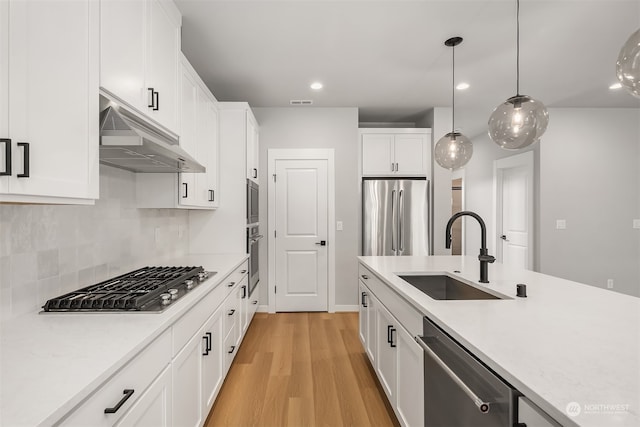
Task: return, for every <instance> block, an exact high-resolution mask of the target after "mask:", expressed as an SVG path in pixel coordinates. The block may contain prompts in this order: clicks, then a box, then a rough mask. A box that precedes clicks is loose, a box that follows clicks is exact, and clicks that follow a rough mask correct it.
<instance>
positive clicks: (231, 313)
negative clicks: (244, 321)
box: [227, 308, 236, 316]
mask: <svg viewBox="0 0 640 427" xmlns="http://www.w3.org/2000/svg"><path fill="white" fill-rule="evenodd" d="M235 312H236V309H235V308H232V309H231V311H230V312H229V313H227V316H233V313H235Z"/></svg>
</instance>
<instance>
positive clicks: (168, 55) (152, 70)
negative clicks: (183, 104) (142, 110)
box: [147, 0, 180, 132]
mask: <svg viewBox="0 0 640 427" xmlns="http://www.w3.org/2000/svg"><path fill="white" fill-rule="evenodd" d="M148 6H149V23H148V25H149V32H148V34H149V36H148V37H149V47H148V62H147V64H148V66H147V88H151V87H152V88H153V89H154V91H156V92H157V93H158V95H157V97H158V99H157V101H158V102H157V104H158V105H157V109H151V108H150V109H149V110H148V111H150V112H151V115H152V116H153V117H154V118H155V119H156V120H157V121H158V122H159V123H160V124H162V125H164V126H165V127H167V128H168V129H169V130H172V131H174V132H177V129H176V128H177V109H176V105H177V100H178V95H177V84H178V64H179V60H178V54H179V51H180V25H179V24H177V23H175V22H173V18H172V17H171V16H170V15H169V14H168V13H167V12H166V11H165V10H164V7H163V6H162V4H161V3H160V1H159V0H150V1H149V3H148Z"/></svg>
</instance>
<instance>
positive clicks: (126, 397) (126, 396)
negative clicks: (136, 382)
mask: <svg viewBox="0 0 640 427" xmlns="http://www.w3.org/2000/svg"><path fill="white" fill-rule="evenodd" d="M134 391H135V390H133V389H132V388H128V389H125V390H123V391H122V393H123V394H124V397H123V398H122V399H120V402H118V403H116V406H114V407H113V408H105V409H104V413H105V414H115V413H116V412H118V409H120V407H121V406H122V405H124V402H126V401H127V400H129V398H130V397H131V395H133V392H134Z"/></svg>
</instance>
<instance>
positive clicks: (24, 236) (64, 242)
mask: <svg viewBox="0 0 640 427" xmlns="http://www.w3.org/2000/svg"><path fill="white" fill-rule="evenodd" d="M135 200H136V185H135V175H134V174H133V173H131V172H127V171H123V170H120V169H115V168H111V167H108V166H103V165H100V200H97V201H96V204H95V206H60V205H0V319H2V320H7V319H11V318H15V317H17V316H19V315H21V314H24V313H28V312H33V311H35V310H38V309H39V307H41V306H42V305H43V304H44V303H45V302H46V301H47V300H48V299H50V298H53V297H55V296H58V295H60V294H62V293H66V292H70V291H73V290H76V289H78V288H80V287H83V286H88V285H92V284H94V283H96V282H99V281H102V280H106V279H108V278H109V277H113V276H117V275H119V274H123V273H126V272H127V271H131V270H134V269H136V268H140V267H144V266H145V265H153V264H158V263H162V262H163V261H165V262H169V263H170V262H171V259H173V258H176V257H180V256H183V255H185V254H186V253H187V237H186V236H187V233H186V229H187V226H188V218H187V211H182V210H178V209H137V208H136V207H135ZM156 229H157V230H158V231H157V232H156ZM181 231H182V232H181ZM156 233H157V236H158V238H159V239H158V241H156Z"/></svg>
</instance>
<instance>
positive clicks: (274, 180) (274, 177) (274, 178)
mask: <svg viewBox="0 0 640 427" xmlns="http://www.w3.org/2000/svg"><path fill="white" fill-rule="evenodd" d="M273 182H276V174H275V173H274V174H273Z"/></svg>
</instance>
